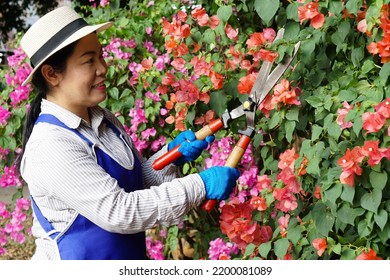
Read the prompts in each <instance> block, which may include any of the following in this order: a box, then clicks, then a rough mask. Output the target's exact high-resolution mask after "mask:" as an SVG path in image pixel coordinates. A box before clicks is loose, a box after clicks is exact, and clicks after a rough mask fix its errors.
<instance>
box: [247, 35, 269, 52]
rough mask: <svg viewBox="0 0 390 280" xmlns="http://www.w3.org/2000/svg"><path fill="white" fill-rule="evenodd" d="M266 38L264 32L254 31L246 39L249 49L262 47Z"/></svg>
mask: <svg viewBox="0 0 390 280" xmlns="http://www.w3.org/2000/svg"><path fill="white" fill-rule="evenodd" d="M264 42H265V38H264V34H263V33H262V32H254V33H253V34H251V35H250V36H249V39H248V40H247V41H246V44H247V46H248V49H252V48H257V47H261V46H263V45H264Z"/></svg>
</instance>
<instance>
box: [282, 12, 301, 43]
mask: <svg viewBox="0 0 390 280" xmlns="http://www.w3.org/2000/svg"><path fill="white" fill-rule="evenodd" d="M290 6H291V5H290ZM294 6H295V5H294ZM299 31H300V26H299V23H298V22H294V21H289V22H287V24H286V27H285V30H284V35H283V38H284V39H285V40H287V41H289V40H296V39H297V37H298V35H299Z"/></svg>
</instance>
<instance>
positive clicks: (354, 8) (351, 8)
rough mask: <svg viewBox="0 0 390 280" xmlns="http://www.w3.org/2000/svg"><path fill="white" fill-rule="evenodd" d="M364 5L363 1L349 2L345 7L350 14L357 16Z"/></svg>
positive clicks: (352, 0)
mask: <svg viewBox="0 0 390 280" xmlns="http://www.w3.org/2000/svg"><path fill="white" fill-rule="evenodd" d="M362 5H363V0H349V1H347V3H346V5H345V7H346V8H347V10H348V12H349V13H350V14H354V15H357V12H358V11H359V10H360V8H361V7H362Z"/></svg>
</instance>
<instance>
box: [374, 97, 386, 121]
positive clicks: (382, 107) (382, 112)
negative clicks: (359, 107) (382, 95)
mask: <svg viewBox="0 0 390 280" xmlns="http://www.w3.org/2000/svg"><path fill="white" fill-rule="evenodd" d="M374 108H375V111H376V112H377V113H378V114H380V115H381V116H382V117H384V118H386V119H389V118H390V98H386V99H385V100H383V101H382V102H381V103H379V104H378V105H376V106H375V107H374Z"/></svg>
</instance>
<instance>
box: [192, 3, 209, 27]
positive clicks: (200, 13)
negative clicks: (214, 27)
mask: <svg viewBox="0 0 390 280" xmlns="http://www.w3.org/2000/svg"><path fill="white" fill-rule="evenodd" d="M191 15H192V17H193V18H194V19H195V20H196V22H197V23H198V24H199V25H200V26H207V25H208V24H209V16H208V14H207V13H206V10H205V8H200V7H198V8H195V9H194V10H193V11H192V12H191Z"/></svg>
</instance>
